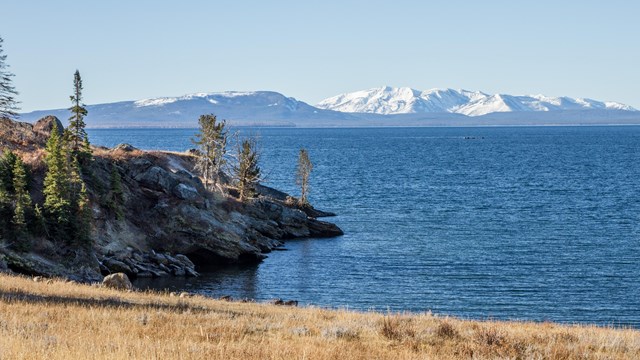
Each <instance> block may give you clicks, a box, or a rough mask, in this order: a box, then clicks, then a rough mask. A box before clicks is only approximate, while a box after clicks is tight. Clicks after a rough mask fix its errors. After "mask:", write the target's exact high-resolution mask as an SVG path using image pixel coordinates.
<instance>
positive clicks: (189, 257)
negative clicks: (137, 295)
mask: <svg viewBox="0 0 640 360" xmlns="http://www.w3.org/2000/svg"><path fill="white" fill-rule="evenodd" d="M1 120H2V129H1V130H0V151H7V150H12V151H14V152H16V153H17V154H18V155H19V156H21V157H22V158H23V159H24V160H25V162H26V163H27V164H28V166H29V167H30V169H31V172H32V177H31V184H30V187H31V191H30V192H31V196H32V198H33V199H34V202H35V203H39V204H42V201H43V196H42V193H41V189H42V181H43V177H44V175H43V174H44V170H45V169H44V164H43V157H44V151H43V148H44V144H45V142H46V139H47V137H48V133H50V131H51V129H52V128H53V123H54V122H58V126H60V127H61V124H60V122H59V120H58V119H56V118H54V117H46V118H43V119H41V120H40V121H38V122H37V123H36V124H34V125H31V124H27V123H19V122H15V121H11V120H8V119H1ZM93 157H94V159H93V161H92V163H91V164H90V167H89V169H88V171H87V173H86V174H84V175H83V177H84V181H85V183H86V185H87V188H88V192H89V198H90V202H91V208H92V238H93V239H94V244H93V246H92V247H91V248H90V249H78V248H72V247H70V246H68V245H64V244H59V243H54V242H52V241H51V240H48V239H46V238H39V239H34V241H33V243H34V245H33V246H32V249H31V250H30V251H27V252H24V251H23V252H20V251H18V250H16V249H12V247H11V244H10V242H8V241H5V240H0V245H2V246H0V271H13V272H16V273H23V274H28V275H38V276H57V277H65V278H70V279H73V280H77V281H98V280H101V279H102V277H103V276H105V275H108V274H111V273H116V272H123V273H125V274H127V275H128V276H129V277H131V278H134V279H135V278H137V277H166V276H198V271H199V269H200V268H204V269H206V268H208V267H217V266H224V265H225V264H236V263H255V262H259V261H261V260H263V259H264V258H265V257H266V254H267V253H269V252H270V251H272V250H273V249H276V248H278V247H280V246H282V245H283V243H284V241H285V240H286V239H294V238H305V237H317V238H322V237H335V236H340V235H342V234H343V233H342V230H341V229H340V228H338V227H337V226H336V225H334V224H332V223H329V222H325V221H320V220H318V219H317V218H318V217H323V216H331V215H333V214H331V213H326V212H322V211H319V210H316V209H314V208H313V207H311V206H309V207H300V206H298V205H297V203H296V202H295V201H293V200H294V199H293V198H292V197H290V196H289V195H288V194H286V193H283V192H281V191H278V190H276V189H272V188H269V187H266V186H259V187H258V189H257V190H258V193H259V194H258V196H257V197H256V198H255V199H251V200H249V201H245V202H240V201H238V200H237V199H236V198H235V197H234V196H233V191H234V190H233V187H232V186H231V185H230V184H229V182H228V181H226V180H225V178H224V176H223V177H221V178H222V179H223V180H222V181H221V184H219V188H220V191H216V192H210V191H207V190H205V188H204V186H203V184H202V182H201V180H200V178H199V176H198V175H197V172H196V171H195V170H194V169H195V156H194V155H193V154H192V153H189V152H186V153H175V152H161V151H141V150H138V149H136V148H134V147H133V146H130V145H120V146H117V147H115V148H113V149H108V148H103V147H97V148H94V149H93ZM113 172H116V173H117V175H118V176H119V177H120V178H121V179H122V181H121V183H122V196H123V199H124V200H123V201H124V204H123V206H122V216H121V217H119V216H116V214H114V211H113V209H112V208H110V206H109V205H108V203H107V202H106V201H105V199H106V198H107V197H108V195H109V186H110V184H109V179H110V176H112V173H113Z"/></svg>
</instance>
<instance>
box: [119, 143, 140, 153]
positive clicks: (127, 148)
mask: <svg viewBox="0 0 640 360" xmlns="http://www.w3.org/2000/svg"><path fill="white" fill-rule="evenodd" d="M113 150H114V151H116V150H120V151H124V152H132V151H134V150H138V149H137V148H136V147H135V146H133V145H131V144H118V145H116V147H114V148H113Z"/></svg>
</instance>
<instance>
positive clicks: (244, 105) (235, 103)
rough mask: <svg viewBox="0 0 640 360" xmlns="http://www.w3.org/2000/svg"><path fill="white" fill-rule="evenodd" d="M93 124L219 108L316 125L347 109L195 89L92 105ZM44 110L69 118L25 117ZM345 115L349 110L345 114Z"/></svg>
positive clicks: (134, 122) (181, 123)
mask: <svg viewBox="0 0 640 360" xmlns="http://www.w3.org/2000/svg"><path fill="white" fill-rule="evenodd" d="M87 110H88V111H89V114H88V116H87V118H86V119H85V120H86V122H87V126H89V127H129V126H138V127H192V126H193V127H195V126H198V117H199V116H200V115H202V114H211V113H213V114H215V115H217V116H218V118H220V119H225V120H228V121H229V123H230V124H234V125H260V126H263V125H264V126H304V125H307V124H310V125H307V126H313V124H315V122H316V121H317V120H322V121H323V122H326V123H329V124H330V125H335V124H337V123H338V121H340V122H342V121H343V120H345V119H347V120H348V119H351V118H352V116H350V115H349V114H343V113H339V112H334V111H328V110H322V109H318V108H315V107H313V106H311V105H309V104H307V103H305V102H302V101H298V100H296V99H294V98H292V97H286V96H284V95H282V94H280V93H277V92H273V91H247V92H241V91H226V92H218V93H196V94H190V95H184V96H179V97H161V98H152V99H142V100H137V101H122V102H116V103H108V104H97V105H88V106H87ZM45 115H55V116H57V117H58V118H59V119H61V120H63V121H64V120H66V119H68V118H69V116H70V115H69V111H68V110H67V109H57V110H44V111H34V112H31V113H26V114H22V116H21V118H22V119H24V120H26V121H36V120H38V119H39V118H41V117H43V116H45ZM345 115H347V116H345Z"/></svg>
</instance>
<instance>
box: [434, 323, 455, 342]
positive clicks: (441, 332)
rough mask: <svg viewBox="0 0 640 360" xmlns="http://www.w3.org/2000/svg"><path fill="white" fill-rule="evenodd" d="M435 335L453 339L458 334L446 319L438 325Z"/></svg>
mask: <svg viewBox="0 0 640 360" xmlns="http://www.w3.org/2000/svg"><path fill="white" fill-rule="evenodd" d="M436 335H438V337H441V338H444V339H455V338H457V337H458V336H460V334H459V333H458V330H456V328H455V327H454V326H453V325H451V323H450V322H448V321H443V322H441V323H440V325H438V328H437V329H436Z"/></svg>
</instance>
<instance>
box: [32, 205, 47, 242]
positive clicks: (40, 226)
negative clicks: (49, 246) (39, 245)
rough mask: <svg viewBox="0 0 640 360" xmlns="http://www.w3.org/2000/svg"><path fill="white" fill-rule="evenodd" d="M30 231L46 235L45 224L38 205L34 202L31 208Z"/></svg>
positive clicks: (34, 233) (37, 234)
mask: <svg viewBox="0 0 640 360" xmlns="http://www.w3.org/2000/svg"><path fill="white" fill-rule="evenodd" d="M31 233H32V234H33V235H35V236H47V224H46V220H45V217H44V213H43V212H42V208H41V207H40V205H38V204H36V205H35V206H34V208H33V223H32V226H31Z"/></svg>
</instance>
